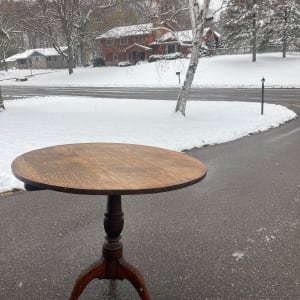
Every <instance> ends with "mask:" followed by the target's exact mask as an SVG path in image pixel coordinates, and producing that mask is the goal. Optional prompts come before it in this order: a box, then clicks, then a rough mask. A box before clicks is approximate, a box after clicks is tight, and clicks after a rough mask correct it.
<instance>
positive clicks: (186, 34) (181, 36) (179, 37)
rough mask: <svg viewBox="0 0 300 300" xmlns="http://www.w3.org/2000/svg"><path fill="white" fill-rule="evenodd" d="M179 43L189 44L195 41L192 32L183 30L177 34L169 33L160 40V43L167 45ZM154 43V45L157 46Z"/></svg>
mask: <svg viewBox="0 0 300 300" xmlns="http://www.w3.org/2000/svg"><path fill="white" fill-rule="evenodd" d="M170 40H171V41H178V42H179V43H187V42H191V41H192V40H193V34H192V30H182V31H177V32H171V31H169V32H167V33H165V34H163V35H162V36H161V37H160V38H159V39H158V43H165V42H167V41H170ZM155 43H156V42H153V43H152V44H155Z"/></svg>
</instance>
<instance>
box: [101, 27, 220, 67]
mask: <svg viewBox="0 0 300 300" xmlns="http://www.w3.org/2000/svg"><path fill="white" fill-rule="evenodd" d="M205 33H206V35H205V36H204V42H205V45H206V46H207V47H208V48H209V47H210V45H211V44H212V43H211V42H212V37H215V36H218V38H220V35H219V34H217V33H216V32H215V31H212V30H211V29H209V28H208V29H206V31H205ZM96 39H97V40H99V43H100V48H101V51H102V53H103V58H104V60H105V63H106V65H117V64H119V63H120V62H125V61H129V62H131V63H136V62H137V61H139V60H147V59H148V58H149V57H150V56H151V55H165V54H172V53H180V55H182V56H186V55H187V54H188V53H190V49H191V46H192V40H193V39H192V31H191V30H184V31H175V30H174V29H173V28H171V26H168V27H166V25H164V26H158V27H155V26H154V25H153V23H147V24H139V25H130V26H120V27H114V28H112V29H110V30H109V31H107V32H105V33H103V34H101V35H100V36H98V37H96ZM216 45H217V44H215V46H216Z"/></svg>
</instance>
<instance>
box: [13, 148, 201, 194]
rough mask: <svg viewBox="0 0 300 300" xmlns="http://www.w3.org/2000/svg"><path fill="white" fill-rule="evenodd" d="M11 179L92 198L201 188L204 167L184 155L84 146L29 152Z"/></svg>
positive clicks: (18, 160)
mask: <svg viewBox="0 0 300 300" xmlns="http://www.w3.org/2000/svg"><path fill="white" fill-rule="evenodd" d="M12 171H13V174H14V175H15V176H16V177H17V178H18V179H20V180H21V181H23V182H24V183H26V184H29V185H32V186H34V187H38V188H42V189H49V190H55V191H61V192H66V193H76V194H90V195H97V194H98V195H129V194H147V193H156V192H164V191H170V190H175V189H179V188H183V187H185V186H189V185H192V184H195V183H197V182H199V181H200V180H201V179H202V178H203V177H204V176H205V175H206V166H205V165H204V164H203V163H202V162H201V161H199V160H198V159H196V158H193V157H191V156H189V155H187V154H184V153H180V152H176V151H171V150H166V149H162V148H157V147H150V146H142V145H133V144H118V143H87V144H84V143H83V144H69V145H58V146H53V147H48V148H42V149H38V150H34V151H31V152H27V153H25V154H22V155H20V156H18V157H17V158H16V159H15V160H14V161H13V163H12Z"/></svg>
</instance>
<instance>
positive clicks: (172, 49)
mask: <svg viewBox="0 0 300 300" xmlns="http://www.w3.org/2000/svg"><path fill="white" fill-rule="evenodd" d="M177 51H178V47H177V45H176V44H170V45H168V47H167V53H175V52H177Z"/></svg>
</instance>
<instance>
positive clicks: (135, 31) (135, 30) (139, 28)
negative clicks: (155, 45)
mask: <svg viewBox="0 0 300 300" xmlns="http://www.w3.org/2000/svg"><path fill="white" fill-rule="evenodd" d="M152 30H153V24H152V23H146V24H138V25H130V26H120V27H114V28H112V29H110V30H108V31H106V32H105V33H103V34H101V35H99V36H97V37H96V39H107V38H119V37H121V36H129V35H143V34H147V33H150V32H151V31H152Z"/></svg>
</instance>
